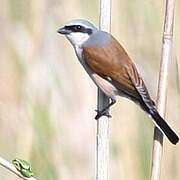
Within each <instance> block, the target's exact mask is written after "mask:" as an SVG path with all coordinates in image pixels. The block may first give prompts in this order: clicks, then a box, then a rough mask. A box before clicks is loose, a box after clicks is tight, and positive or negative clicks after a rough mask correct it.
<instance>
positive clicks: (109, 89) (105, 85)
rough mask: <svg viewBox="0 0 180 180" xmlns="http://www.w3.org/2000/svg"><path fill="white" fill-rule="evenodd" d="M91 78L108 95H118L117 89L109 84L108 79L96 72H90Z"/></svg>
mask: <svg viewBox="0 0 180 180" xmlns="http://www.w3.org/2000/svg"><path fill="white" fill-rule="evenodd" d="M91 78H92V79H93V80H94V82H95V84H96V85H97V86H98V87H99V88H100V89H101V90H102V91H103V92H104V93H105V94H106V95H107V96H108V97H111V98H113V97H114V96H116V95H118V90H117V89H116V87H115V86H114V85H113V84H111V82H110V81H108V80H106V79H104V78H102V77H101V76H99V75H98V74H96V73H92V74H91Z"/></svg>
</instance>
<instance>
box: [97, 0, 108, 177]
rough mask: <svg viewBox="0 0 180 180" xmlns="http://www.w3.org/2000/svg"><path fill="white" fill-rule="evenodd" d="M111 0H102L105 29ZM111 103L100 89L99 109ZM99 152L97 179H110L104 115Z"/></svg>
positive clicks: (100, 24) (102, 26)
mask: <svg viewBox="0 0 180 180" xmlns="http://www.w3.org/2000/svg"><path fill="white" fill-rule="evenodd" d="M110 24H111V0H101V1H100V21H99V27H100V29H101V30H103V31H107V32H109V31H110ZM108 104H109V98H108V97H107V96H105V94H104V93H103V92H102V91H101V90H100V89H98V110H99V111H100V110H102V109H104V108H105V107H107V106H108ZM96 139H97V152H96V153H97V154H96V180H108V179H109V177H108V176H109V173H108V170H109V118H108V117H107V116H102V117H101V118H99V119H98V120H97V138H96Z"/></svg>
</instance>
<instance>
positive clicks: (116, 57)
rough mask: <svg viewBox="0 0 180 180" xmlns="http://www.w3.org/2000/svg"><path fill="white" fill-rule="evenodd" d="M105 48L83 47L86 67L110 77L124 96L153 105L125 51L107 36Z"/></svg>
mask: <svg viewBox="0 0 180 180" xmlns="http://www.w3.org/2000/svg"><path fill="white" fill-rule="evenodd" d="M109 37H110V38H109V41H107V43H108V44H106V46H96V47H95V48H94V47H93V46H86V47H83V55H84V59H85V61H86V63H87V64H88V66H89V67H90V68H91V69H92V70H93V71H94V72H96V73H97V74H99V75H100V76H102V77H106V76H107V77H110V78H111V79H112V82H113V84H114V85H115V86H116V88H117V89H119V90H120V91H121V92H123V93H124V94H125V96H127V97H129V98H130V99H132V100H134V101H136V102H139V103H140V104H141V105H142V106H143V104H142V103H143V102H142V101H145V103H146V102H147V104H149V105H150V106H151V105H153V104H154V103H153V101H152V100H151V98H150V96H149V94H148V91H147V89H146V86H145V84H144V82H143V80H142V79H141V77H140V76H139V74H138V72H137V69H136V67H135V65H134V64H133V62H132V61H131V59H130V58H129V56H128V54H127V53H126V51H125V50H124V49H123V47H122V46H121V45H120V44H119V43H118V41H117V40H116V39H114V38H113V37H112V36H110V35H109Z"/></svg>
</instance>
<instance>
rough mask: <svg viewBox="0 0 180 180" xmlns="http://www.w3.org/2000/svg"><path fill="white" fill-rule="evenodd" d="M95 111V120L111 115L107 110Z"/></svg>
mask: <svg viewBox="0 0 180 180" xmlns="http://www.w3.org/2000/svg"><path fill="white" fill-rule="evenodd" d="M95 111H96V112H97V115H96V116H95V119H96V120H98V119H99V118H100V117H102V116H107V117H108V118H111V117H112V116H111V115H110V114H109V112H108V111H103V110H102V111H98V110H95Z"/></svg>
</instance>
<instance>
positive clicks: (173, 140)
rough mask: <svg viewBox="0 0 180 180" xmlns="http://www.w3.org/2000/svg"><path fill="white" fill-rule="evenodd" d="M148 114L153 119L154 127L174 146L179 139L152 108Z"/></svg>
mask: <svg viewBox="0 0 180 180" xmlns="http://www.w3.org/2000/svg"><path fill="white" fill-rule="evenodd" d="M149 114H150V115H151V116H152V118H153V119H154V121H155V123H156V125H157V126H158V128H159V129H160V130H161V131H162V132H163V133H164V134H165V135H166V136H167V138H168V139H169V141H170V142H171V143H172V144H176V143H178V141H179V137H178V136H177V134H176V133H175V132H174V131H173V130H172V129H171V127H170V126H169V125H168V124H167V122H166V121H165V120H164V119H163V118H162V117H161V116H160V114H159V113H158V111H157V110H156V109H155V108H153V109H151V110H150V112H149Z"/></svg>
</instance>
